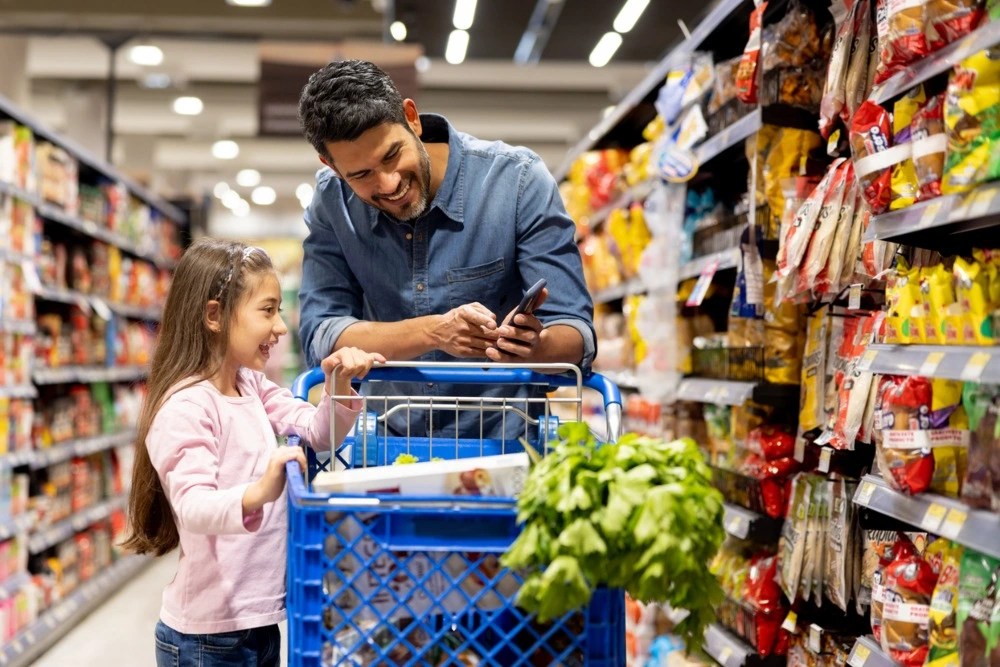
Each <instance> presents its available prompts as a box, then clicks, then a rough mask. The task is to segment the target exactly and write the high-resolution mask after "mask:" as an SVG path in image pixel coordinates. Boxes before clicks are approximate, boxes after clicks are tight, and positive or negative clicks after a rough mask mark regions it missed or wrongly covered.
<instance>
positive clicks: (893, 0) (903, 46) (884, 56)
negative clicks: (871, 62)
mask: <svg viewBox="0 0 1000 667" xmlns="http://www.w3.org/2000/svg"><path fill="white" fill-rule="evenodd" d="M925 5H926V0H887V2H886V3H885V10H886V14H885V28H884V33H883V32H880V33H879V65H878V70H876V72H875V82H876V83H881V82H883V81H885V80H886V79H888V78H889V77H890V76H892V75H893V74H895V73H896V72H898V71H899V70H901V69H902V68H903V67H905V66H906V65H909V64H910V63H912V62H913V61H915V60H919V59H920V58H923V57H924V56H926V55H927V54H929V53H930V48H929V47H928V44H927V36H926V35H925V34H924V32H925V28H924V25H925V12H926V7H925Z"/></svg>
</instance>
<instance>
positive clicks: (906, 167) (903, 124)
mask: <svg viewBox="0 0 1000 667" xmlns="http://www.w3.org/2000/svg"><path fill="white" fill-rule="evenodd" d="M926 99H927V98H926V96H925V95H924V87H923V86H917V87H916V88H913V89H911V90H910V91H909V92H907V93H906V94H905V95H903V96H902V97H900V98H899V99H898V100H896V103H895V104H894V105H893V106H892V145H893V146H894V147H895V146H909V147H910V155H911V157H905V158H903V159H901V160H900V161H899V162H897V163H896V165H895V166H894V167H893V168H892V197H891V199H890V202H889V210H892V211H895V210H897V209H900V208H906V207H907V206H910V205H911V204H913V202H915V201H916V200H917V189H918V184H917V172H916V170H915V169H914V166H913V159H912V149H913V146H912V144H911V143H910V142H911V128H910V125H911V123H912V122H913V117H914V116H915V115H916V114H917V111H918V110H919V109H920V107H921V106H922V105H923V104H924V102H925V101H926Z"/></svg>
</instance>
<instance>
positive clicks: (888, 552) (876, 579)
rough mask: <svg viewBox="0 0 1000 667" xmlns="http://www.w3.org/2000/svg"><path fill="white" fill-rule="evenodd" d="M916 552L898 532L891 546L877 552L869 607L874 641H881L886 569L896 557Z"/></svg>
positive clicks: (908, 541) (911, 554) (886, 578)
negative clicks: (870, 605) (876, 564)
mask: <svg viewBox="0 0 1000 667" xmlns="http://www.w3.org/2000/svg"><path fill="white" fill-rule="evenodd" d="M916 553H917V548H916V547H915V546H913V542H911V541H910V539H909V538H908V537H906V535H904V534H902V533H898V534H897V536H896V541H895V542H893V544H892V546H889V547H887V548H886V549H885V551H883V552H882V553H881V554H879V557H878V566H877V567H876V568H875V572H874V573H872V607H871V621H872V634H873V635H874V636H875V641H877V642H880V643H881V641H882V623H883V614H884V609H885V600H886V592H887V587H886V584H887V583H888V570H889V566H890V565H891V564H892V563H893V562H895V561H896V559H897V558H907V557H910V556H913V555H914V554H916Z"/></svg>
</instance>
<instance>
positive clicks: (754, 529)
mask: <svg viewBox="0 0 1000 667" xmlns="http://www.w3.org/2000/svg"><path fill="white" fill-rule="evenodd" d="M724 509H725V513H724V514H723V517H722V525H723V527H724V528H725V529H726V532H727V533H729V534H730V535H732V536H733V537H738V538H739V539H741V540H746V539H751V540H760V541H767V540H772V541H773V540H776V539H777V538H778V536H779V535H780V534H781V524H782V522H781V521H780V520H778V519H772V518H771V517H769V516H765V515H763V514H758V513H756V512H753V511H751V510H748V509H746V508H745V507H740V506H739V505H733V504H732V503H725V505H724Z"/></svg>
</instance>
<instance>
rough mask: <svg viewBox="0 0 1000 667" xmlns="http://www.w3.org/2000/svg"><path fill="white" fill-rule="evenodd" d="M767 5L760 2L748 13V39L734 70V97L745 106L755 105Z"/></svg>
mask: <svg viewBox="0 0 1000 667" xmlns="http://www.w3.org/2000/svg"><path fill="white" fill-rule="evenodd" d="M766 9H767V3H766V2H761V3H760V4H759V5H757V7H756V8H755V9H754V10H753V11H752V12H750V39H749V40H748V41H747V45H746V47H745V48H744V49H743V57H742V58H740V64H739V66H738V67H737V68H736V97H738V98H739V99H740V100H741V101H743V102H746V103H747V104H756V103H757V79H758V77H757V69H758V63H759V62H760V31H761V23H763V20H764V10H766Z"/></svg>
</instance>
